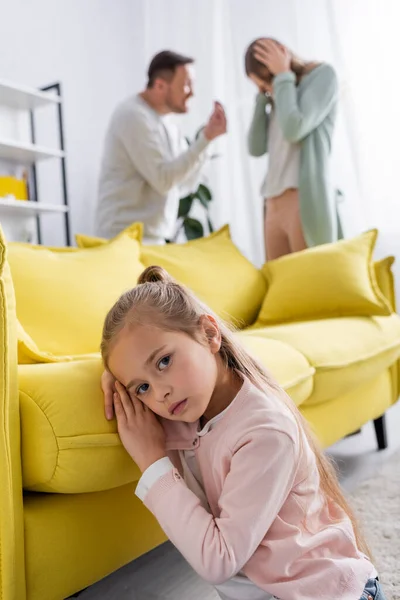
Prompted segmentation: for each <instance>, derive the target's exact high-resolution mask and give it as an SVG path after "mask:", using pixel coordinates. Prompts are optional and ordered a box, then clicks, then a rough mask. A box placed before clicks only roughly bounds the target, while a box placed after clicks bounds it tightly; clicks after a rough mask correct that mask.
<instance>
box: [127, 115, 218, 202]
mask: <svg viewBox="0 0 400 600" xmlns="http://www.w3.org/2000/svg"><path fill="white" fill-rule="evenodd" d="M118 129H119V131H118V136H119V139H120V141H121V143H122V145H123V146H124V148H125V150H126V152H127V154H128V156H129V158H130V160H131V161H132V163H133V164H134V165H135V167H136V168H137V170H138V171H139V172H140V173H141V175H142V176H143V178H144V179H145V180H146V181H147V183H148V184H149V185H150V186H151V187H152V188H153V189H154V190H156V192H158V193H159V194H161V195H165V194H166V193H168V192H169V190H170V189H171V188H172V187H174V186H175V185H177V184H178V183H179V182H180V181H182V180H183V179H185V177H187V175H188V174H189V173H190V172H191V171H192V170H193V169H194V168H195V166H196V165H197V163H198V161H199V159H200V156H201V154H202V152H203V151H204V150H205V148H206V147H207V146H208V144H209V143H210V141H209V140H207V139H206V137H205V136H204V134H203V135H200V136H199V138H198V139H197V140H196V142H195V143H194V144H193V145H192V146H190V148H188V149H187V150H186V151H184V152H182V153H181V154H179V156H177V157H176V158H172V159H171V157H170V156H169V155H168V154H167V153H166V151H165V147H164V143H163V139H162V137H161V135H160V132H159V131H158V130H157V128H156V127H154V125H153V123H151V121H150V120H149V119H148V118H147V117H146V115H144V114H140V113H139V114H138V113H131V114H130V115H127V117H126V119H124V122H121V123H120V124H119V128H118Z"/></svg>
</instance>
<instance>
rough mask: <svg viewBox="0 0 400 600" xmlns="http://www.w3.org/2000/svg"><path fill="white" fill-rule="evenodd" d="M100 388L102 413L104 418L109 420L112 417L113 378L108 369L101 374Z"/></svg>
mask: <svg viewBox="0 0 400 600" xmlns="http://www.w3.org/2000/svg"><path fill="white" fill-rule="evenodd" d="M101 389H102V390H103V394H104V413H105V415H106V419H107V420H108V421H111V419H112V418H113V417H114V402H113V394H114V392H115V378H114V377H113V376H112V375H111V373H110V372H109V371H104V372H103V374H102V376H101Z"/></svg>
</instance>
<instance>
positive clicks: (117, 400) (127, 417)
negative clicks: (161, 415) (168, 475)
mask: <svg viewBox="0 0 400 600" xmlns="http://www.w3.org/2000/svg"><path fill="white" fill-rule="evenodd" d="M115 388H116V390H117V391H116V392H115V393H114V396H113V399H114V410H115V414H116V417H117V423H118V433H119V437H120V438H121V442H122V443H123V445H124V447H125V450H126V451H127V452H128V453H129V454H130V456H131V457H132V458H133V460H134V461H135V463H136V464H137V466H138V467H139V469H140V470H141V471H142V473H143V472H144V471H145V470H146V469H147V468H148V467H150V465H152V464H153V463H155V462H156V461H157V460H159V459H160V458H164V456H166V455H167V452H166V447H165V433H164V429H163V427H162V425H161V423H160V422H159V420H158V419H157V417H156V415H155V414H154V413H153V412H152V411H151V410H150V409H149V408H147V406H146V405H145V404H143V402H141V401H140V400H138V399H137V398H135V397H132V398H131V397H130V396H129V394H128V393H127V391H126V390H125V388H124V386H123V385H121V384H120V383H119V381H116V383H115Z"/></svg>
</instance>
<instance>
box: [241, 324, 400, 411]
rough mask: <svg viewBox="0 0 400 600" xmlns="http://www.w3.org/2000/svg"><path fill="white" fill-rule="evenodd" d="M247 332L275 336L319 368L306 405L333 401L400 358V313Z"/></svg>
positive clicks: (315, 367) (260, 336) (256, 329)
mask: <svg viewBox="0 0 400 600" xmlns="http://www.w3.org/2000/svg"><path fill="white" fill-rule="evenodd" d="M243 333H244V335H245V336H249V337H253V336H254V337H255V338H256V339H257V340H259V339H260V338H266V339H271V338H272V339H275V340H279V341H281V342H285V343H286V344H289V345H290V346H292V347H293V348H295V349H296V350H297V351H298V352H300V353H301V354H303V356H304V357H305V358H306V359H307V361H308V363H309V364H310V365H311V366H312V367H313V368H314V369H315V376H314V385H313V389H312V392H311V394H310V395H309V397H308V398H307V399H306V400H305V401H304V403H303V406H307V405H314V404H319V403H321V402H327V401H329V400H332V399H333V398H336V397H338V396H340V395H342V394H345V393H348V392H350V391H351V390H352V389H353V388H357V387H359V386H360V385H362V384H363V383H364V382H367V381H368V380H372V379H373V378H374V377H376V376H377V375H378V374H379V373H381V372H382V371H383V370H384V369H386V368H387V367H389V366H391V365H392V364H393V363H394V362H396V360H398V358H399V357H400V317H399V316H398V315H397V314H392V315H391V316H390V317H349V318H338V319H324V320H319V321H307V322H300V323H291V324H287V325H275V326H270V327H264V328H261V329H260V328H258V327H257V326H253V327H252V328H251V329H249V330H247V331H246V332H243Z"/></svg>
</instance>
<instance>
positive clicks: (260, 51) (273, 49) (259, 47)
mask: <svg viewBox="0 0 400 600" xmlns="http://www.w3.org/2000/svg"><path fill="white" fill-rule="evenodd" d="M254 57H255V58H256V59H257V60H258V61H259V62H260V63H261V64H262V65H264V66H266V67H267V69H268V70H269V71H270V72H271V73H272V75H278V74H279V73H286V72H288V71H290V60H291V57H290V52H289V50H288V49H287V48H285V46H281V45H280V44H277V43H276V42H274V41H273V40H260V41H259V42H257V44H256V45H255V48H254Z"/></svg>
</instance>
